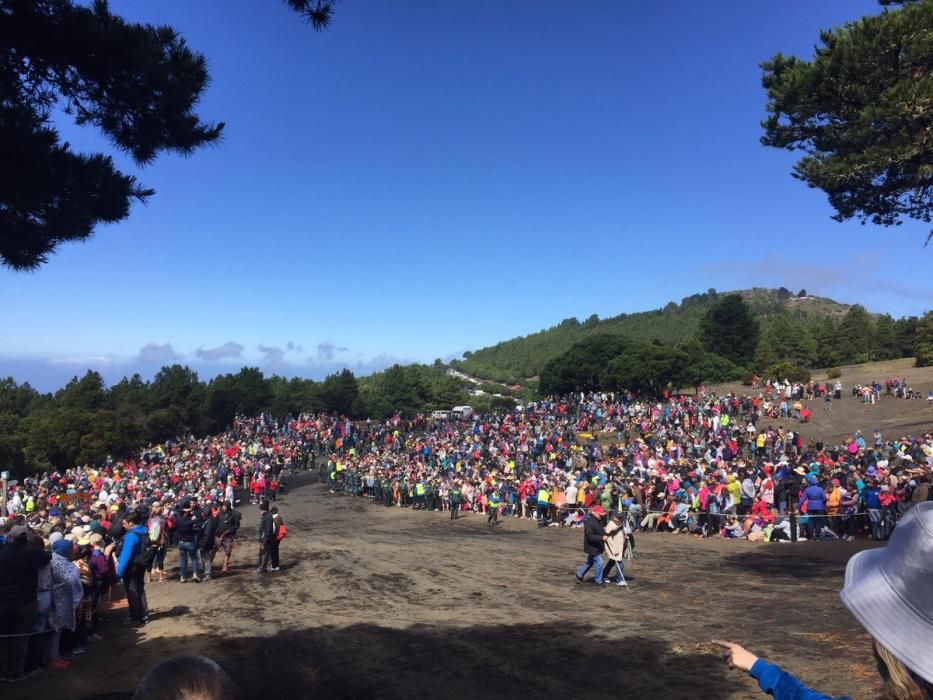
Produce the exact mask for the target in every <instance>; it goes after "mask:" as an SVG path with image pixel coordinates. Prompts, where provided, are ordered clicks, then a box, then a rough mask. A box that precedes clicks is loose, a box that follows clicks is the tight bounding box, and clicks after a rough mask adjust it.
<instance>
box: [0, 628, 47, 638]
mask: <svg viewBox="0 0 933 700" xmlns="http://www.w3.org/2000/svg"><path fill="white" fill-rule="evenodd" d="M51 631H52V630H40V631H39V632H21V633H19V634H0V639H12V638H14V637H35V636H36V635H37V634H45V633H46V632H51Z"/></svg>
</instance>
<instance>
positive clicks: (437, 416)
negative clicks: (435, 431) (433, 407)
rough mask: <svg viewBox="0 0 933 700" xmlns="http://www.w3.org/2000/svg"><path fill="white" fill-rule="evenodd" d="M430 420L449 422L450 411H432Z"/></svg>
mask: <svg viewBox="0 0 933 700" xmlns="http://www.w3.org/2000/svg"><path fill="white" fill-rule="evenodd" d="M431 418H433V419H434V420H450V411H432V412H431Z"/></svg>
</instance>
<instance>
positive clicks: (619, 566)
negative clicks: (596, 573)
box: [603, 540, 628, 588]
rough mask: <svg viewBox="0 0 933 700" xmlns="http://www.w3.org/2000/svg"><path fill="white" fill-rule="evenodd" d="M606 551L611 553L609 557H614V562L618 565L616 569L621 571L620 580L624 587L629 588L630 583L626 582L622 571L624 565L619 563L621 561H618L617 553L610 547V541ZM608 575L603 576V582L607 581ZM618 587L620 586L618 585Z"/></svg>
mask: <svg viewBox="0 0 933 700" xmlns="http://www.w3.org/2000/svg"><path fill="white" fill-rule="evenodd" d="M606 549H607V550H608V551H609V556H611V557H612V561H613V562H614V563H615V565H616V569H617V570H618V571H619V578H620V579H622V583H623V585H624V586H625V587H626V588H628V582H627V581H626V580H625V573H624V572H623V571H622V565H621V564H620V563H619V560H618V559H616V558H615V557H616V553H615V552H613V551H612V547H610V546H609V541H608V540H607V541H606ZM605 578H606V575H605V574H603V580H605ZM616 585H618V584H616Z"/></svg>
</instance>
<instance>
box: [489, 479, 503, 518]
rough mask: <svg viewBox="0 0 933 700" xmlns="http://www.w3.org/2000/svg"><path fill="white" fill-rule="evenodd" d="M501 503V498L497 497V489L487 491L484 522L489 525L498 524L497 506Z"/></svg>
mask: <svg viewBox="0 0 933 700" xmlns="http://www.w3.org/2000/svg"><path fill="white" fill-rule="evenodd" d="M500 505H502V499H501V498H500V497H499V489H496V488H494V489H493V490H492V491H490V492H489V496H487V498H486V512H487V515H486V524H487V525H489V526H492V525H498V524H499V506H500Z"/></svg>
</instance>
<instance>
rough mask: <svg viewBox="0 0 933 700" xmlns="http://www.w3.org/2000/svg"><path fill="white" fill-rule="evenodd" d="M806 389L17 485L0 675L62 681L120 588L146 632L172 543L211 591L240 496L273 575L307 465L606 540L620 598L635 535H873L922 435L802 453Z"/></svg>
mask: <svg viewBox="0 0 933 700" xmlns="http://www.w3.org/2000/svg"><path fill="white" fill-rule="evenodd" d="M809 389H810V387H809V386H807V385H799V384H797V385H794V384H791V383H788V382H784V383H777V382H768V383H767V385H765V386H764V387H762V388H761V389H756V390H753V392H752V393H751V394H749V395H745V396H739V395H736V394H727V395H722V396H719V395H716V394H713V393H707V392H702V393H699V394H698V395H697V396H693V397H683V396H675V397H667V398H665V399H663V400H660V401H644V400H639V399H638V398H636V397H634V396H632V395H626V394H621V395H620V394H604V393H603V394H588V395H583V394H578V395H571V396H567V397H563V398H560V399H548V400H544V401H540V402H534V403H530V404H528V405H526V406H523V407H521V408H520V409H517V410H514V411H505V412H500V413H495V414H489V415H482V416H476V417H472V418H470V419H468V420H446V419H437V420H435V419H432V418H429V417H427V416H418V417H416V418H414V419H405V418H402V417H400V416H394V417H393V418H391V419H388V420H384V421H357V422H351V421H350V420H348V419H345V418H337V417H334V416H328V415H301V416H298V417H297V418H295V417H288V418H286V419H284V420H282V421H277V420H274V419H273V418H272V417H271V416H268V415H260V416H258V417H254V418H238V419H237V420H235V421H234V423H233V425H231V426H230V428H229V429H228V430H227V431H226V432H225V433H223V434H219V435H215V436H210V437H206V438H203V439H194V438H188V439H186V440H181V441H171V442H167V443H165V444H163V445H157V446H150V447H148V448H146V449H144V450H141V451H140V452H139V453H138V454H137V455H135V456H134V457H132V458H129V459H125V460H120V461H111V462H108V463H107V464H103V465H96V466H93V467H92V466H84V467H81V468H67V469H62V470H55V471H51V472H48V473H45V474H42V475H39V476H37V477H35V478H30V479H26V480H24V481H23V482H21V483H16V484H14V485H13V487H12V488H11V490H10V492H9V493H8V494H7V497H8V498H7V513H6V514H5V518H4V520H3V522H2V523H0V537H3V538H4V542H3V543H2V544H0V648H2V649H0V650H2V652H3V654H2V656H0V664H2V665H0V676H2V677H3V678H4V679H9V680H16V679H19V678H21V677H23V676H24V675H26V674H29V673H32V672H36V671H38V670H40V669H63V668H66V667H67V665H68V661H67V658H68V657H70V656H73V655H75V654H80V653H82V652H83V651H84V648H85V645H86V644H87V643H88V642H91V641H94V640H96V639H97V638H98V632H99V626H98V615H99V610H100V605H101V601H102V599H104V597H105V596H106V595H107V592H108V590H109V588H110V587H111V586H113V585H114V584H115V583H116V582H117V581H122V583H123V586H124V588H125V589H126V593H127V600H128V607H129V620H128V623H130V624H135V625H143V624H145V623H146V622H147V620H148V610H147V604H146V599H145V584H146V583H147V582H150V581H152V582H159V581H165V580H166V579H167V578H168V575H167V572H166V568H165V555H166V552H167V551H168V549H169V548H171V547H177V548H178V554H179V571H178V576H179V581H181V582H188V581H202V582H204V581H209V580H210V579H211V577H212V575H213V574H214V569H213V562H214V560H215V558H217V557H221V558H222V559H221V560H222V565H221V568H222V570H226V569H227V568H228V566H229V564H230V561H231V557H232V556H234V551H235V548H236V537H237V531H238V529H239V527H240V517H239V512H238V511H237V508H236V507H237V504H238V503H239V502H240V501H241V500H243V499H246V498H248V499H250V500H251V501H252V502H255V503H259V504H260V510H261V513H262V519H261V521H260V524H259V544H260V558H259V562H258V567H257V570H258V571H260V572H265V571H275V570H277V569H278V542H279V540H280V538H281V537H282V536H284V533H285V532H286V529H285V527H284V522H283V520H282V518H281V515H280V514H278V513H277V512H276V510H277V509H276V508H275V506H274V505H273V503H274V502H275V499H276V495H277V494H278V492H279V491H280V490H281V489H282V487H283V482H284V480H285V479H286V477H287V475H288V474H289V473H290V472H294V471H297V470H300V469H308V468H312V467H313V466H315V465H317V466H318V468H319V469H320V476H321V478H322V480H324V481H325V482H326V483H328V484H329V486H330V490H331V491H334V492H338V491H339V492H344V493H347V494H350V495H353V496H357V497H367V498H369V499H371V500H372V501H373V502H375V503H380V504H383V505H385V506H396V507H411V508H413V509H416V510H431V511H449V512H450V517H451V518H452V519H456V518H457V517H458V516H459V514H460V513H461V512H463V511H472V512H474V513H476V512H478V513H483V514H484V515H485V517H486V519H487V521H488V522H489V524H490V526H497V525H499V524H500V522H501V521H500V520H499V517H500V515H501V516H502V517H503V518H505V517H515V518H532V519H535V520H536V521H537V523H538V525H539V526H540V527H544V526H547V525H551V526H555V527H557V526H565V527H580V528H583V529H584V531H585V532H586V533H587V541H589V539H590V537H591V535H592V532H593V531H594V529H598V530H599V538H603V537H605V539H600V542H605V543H608V544H600V545H599V546H596V544H595V543H594V544H593V546H592V549H594V550H598V552H599V553H600V554H601V555H602V554H605V555H606V556H608V557H609V560H608V561H607V562H606V563H607V564H608V566H606V567H603V566H602V562H601V560H600V565H599V566H598V568H597V569H596V574H597V577H596V578H597V583H604V582H606V581H607V580H608V578H609V576H610V574H612V575H614V576H615V577H616V581H617V583H619V584H623V583H624V581H625V579H624V576H623V575H622V570H623V567H622V559H623V558H624V557H625V556H630V555H631V549H632V545H633V541H634V539H633V536H634V533H637V532H639V531H642V532H649V531H650V532H654V531H669V532H673V533H692V534H693V535H694V536H696V537H734V538H738V537H742V538H748V539H752V540H756V539H757V540H768V541H778V540H789V539H798V538H804V537H806V538H810V539H837V538H841V537H845V538H849V539H851V538H854V537H856V536H858V535H860V534H864V535H865V536H867V537H873V538H876V539H886V538H887V537H889V536H890V534H891V532H892V531H893V529H894V528H895V527H896V524H897V522H898V519H899V518H900V517H901V516H902V515H903V514H904V513H906V512H907V511H908V510H909V509H910V508H912V507H913V506H914V505H916V504H917V503H919V502H922V501H925V500H928V499H931V498H933V496H931V489H930V468H931V465H933V433H927V434H925V435H920V436H898V437H896V438H889V439H885V438H884V437H883V436H882V435H881V433H880V431H874V434H873V435H872V436H871V437H870V439H866V438H865V437H864V436H862V435H861V433H859V432H857V431H856V432H853V433H852V434H851V435H850V436H847V437H846V439H845V440H843V441H842V442H841V443H840V444H834V445H830V444H827V443H824V442H823V441H821V440H817V439H810V440H804V438H803V437H802V436H801V435H800V433H799V432H798V431H797V430H796V423H797V422H798V421H799V422H803V421H805V420H807V419H808V416H809V414H807V413H805V412H804V410H803V408H804V407H803V406H801V408H800V410H798V408H797V405H798V403H799V402H801V401H806V400H807V395H808V393H809ZM817 391H821V392H825V391H828V389H827V388H826V387H825V386H822V387H821V386H819V385H817V386H816V387H814V393H816V392H817ZM829 395H833V396H836V395H839V396H841V387H838V385H837V386H836V387H834V391H833V392H832V394H829ZM775 407H777V410H778V416H779V417H778V419H774V418H772V417H771V416H772V415H773V410H774V409H775ZM785 423H786V424H785ZM316 458H318V459H316ZM596 521H598V522H599V525H598V528H597V525H595V524H594V523H595V522H596ZM603 521H605V525H603ZM587 554H588V561H589V558H590V557H591V556H593V553H592V552H590V550H589V549H588V550H587ZM594 563H595V562H591V565H592V564H594ZM614 564H615V566H613V565H614ZM587 568H588V567H587ZM610 569H612V570H613V571H612V572H611V571H610ZM585 573H586V571H585V570H584V571H583V574H585ZM578 574H579V575H580V576H581V577H582V575H583V574H580V572H578ZM11 635H12V636H11Z"/></svg>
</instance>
